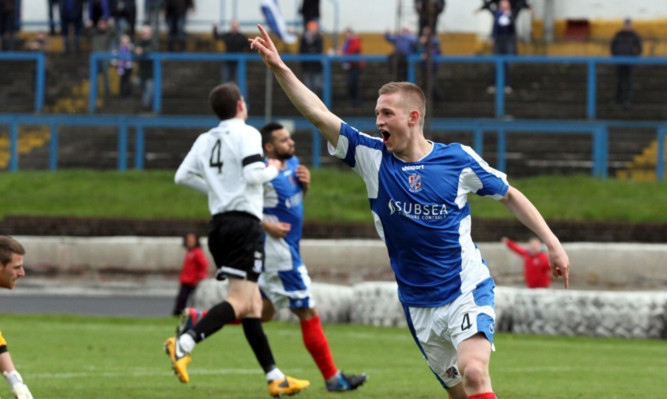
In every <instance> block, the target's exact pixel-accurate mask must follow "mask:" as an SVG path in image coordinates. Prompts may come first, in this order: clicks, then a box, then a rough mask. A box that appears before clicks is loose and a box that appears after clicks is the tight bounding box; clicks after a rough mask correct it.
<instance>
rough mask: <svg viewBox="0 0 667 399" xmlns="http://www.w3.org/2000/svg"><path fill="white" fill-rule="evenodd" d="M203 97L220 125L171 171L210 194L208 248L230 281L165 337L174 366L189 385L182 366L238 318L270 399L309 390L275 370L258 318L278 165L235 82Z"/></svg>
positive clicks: (305, 384)
mask: <svg viewBox="0 0 667 399" xmlns="http://www.w3.org/2000/svg"><path fill="white" fill-rule="evenodd" d="M209 102H210V104H211V108H212V109H213V112H214V113H215V114H216V115H217V116H218V118H219V119H220V124H219V125H218V126H216V127H214V128H213V129H211V130H209V131H208V132H206V133H203V134H201V135H200V136H199V137H198V138H197V140H196V141H195V143H194V145H193V146H192V149H191V150H190V152H188V154H187V155H186V156H185V159H184V160H183V163H181V166H180V167H179V168H178V170H177V171H176V176H175V181H176V183H177V184H182V185H184V186H186V187H189V188H192V189H194V190H197V191H200V192H202V193H205V194H207V195H208V205H209V210H210V211H211V215H212V219H211V223H210V227H209V236H208V246H209V250H210V251H211V254H212V255H213V259H214V260H215V263H216V266H217V267H218V272H217V276H218V278H220V279H224V278H229V295H228V297H227V299H226V300H225V301H223V302H222V303H219V304H217V305H215V306H213V307H212V308H211V309H210V310H209V312H208V314H207V315H206V316H205V317H203V318H202V319H201V320H199V321H198V322H197V324H196V325H194V326H193V327H192V328H191V329H188V330H187V331H185V333H183V334H181V335H179V336H178V337H172V338H169V339H167V341H166V342H165V350H166V352H167V354H168V355H169V357H170V359H171V362H172V366H173V368H174V371H175V372H176V374H177V375H178V378H179V380H180V381H181V382H183V383H186V382H188V380H189V378H188V373H187V369H186V368H187V365H188V363H189V362H190V360H191V357H190V352H192V350H193V349H194V347H195V345H196V344H197V343H198V342H200V341H202V340H203V339H205V338H208V337H210V336H211V335H213V334H214V333H215V332H216V331H218V330H220V329H221V328H222V327H223V326H224V325H225V324H227V323H229V322H231V321H234V320H235V319H237V318H238V319H242V324H243V332H244V333H245V336H246V339H247V340H248V343H249V344H250V346H251V347H252V350H253V352H254V353H255V356H256V357H257V360H258V361H259V364H260V365H261V366H262V369H263V370H264V372H265V374H266V379H267V381H268V383H269V393H270V394H271V395H272V396H279V395H283V394H294V393H296V392H299V391H301V390H303V389H305V388H307V387H308V385H309V384H310V383H309V382H308V381H305V380H298V379H295V378H292V377H287V376H285V374H283V372H282V371H281V370H280V369H279V368H278V367H276V365H275V361H274V359H273V354H272V352H271V347H270V346H269V342H268V340H267V338H266V335H265V334H264V329H263V328H262V323H261V321H260V317H261V312H262V298H261V296H260V293H259V288H258V287H257V278H258V277H259V273H260V272H261V271H262V266H263V263H264V245H263V237H262V234H263V231H262V224H261V218H262V196H263V184H264V183H265V182H267V181H269V180H271V179H273V178H274V177H276V175H277V174H278V168H279V167H280V162H279V161H277V160H269V162H268V165H266V164H265V163H264V157H263V152H262V139H261V135H260V134H259V132H258V131H257V129H255V128H253V127H251V126H248V125H247V124H246V123H245V121H246V119H247V118H248V110H247V108H246V103H245V100H244V99H243V97H242V96H241V92H240V90H239V88H238V87H237V86H236V85H235V84H234V83H225V84H222V85H220V86H217V87H215V88H214V89H213V90H212V91H211V93H210V95H209Z"/></svg>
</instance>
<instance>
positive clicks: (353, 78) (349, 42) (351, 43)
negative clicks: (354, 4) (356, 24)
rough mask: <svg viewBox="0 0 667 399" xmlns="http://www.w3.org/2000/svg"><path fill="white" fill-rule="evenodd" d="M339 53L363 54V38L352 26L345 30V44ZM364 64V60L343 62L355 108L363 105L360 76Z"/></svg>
mask: <svg viewBox="0 0 667 399" xmlns="http://www.w3.org/2000/svg"><path fill="white" fill-rule="evenodd" d="M338 55H361V38H360V37H359V36H357V35H356V34H355V33H354V31H353V30H352V28H347V29H346V30H345V33H344V40H343V45H342V46H341V47H340V48H339V49H338ZM364 66H365V63H364V62H363V61H361V62H354V61H346V62H344V63H343V69H345V70H346V71H347V93H348V95H349V96H350V100H351V101H352V106H353V107H355V108H356V107H358V106H360V105H361V90H360V88H359V77H360V76H361V69H362V68H363V67H364Z"/></svg>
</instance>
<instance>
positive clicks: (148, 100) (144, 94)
mask: <svg viewBox="0 0 667 399" xmlns="http://www.w3.org/2000/svg"><path fill="white" fill-rule="evenodd" d="M155 50H156V47H155V41H154V40H153V29H152V28H151V27H150V25H144V26H143V27H142V28H141V38H140V39H139V43H138V45H137V47H136V48H135V49H134V53H135V54H136V55H137V56H138V57H139V84H140V86H141V106H142V108H143V109H144V110H145V111H150V109H151V106H152V105H153V92H154V88H155V86H154V82H153V60H151V59H149V58H148V56H149V55H150V54H151V53H152V52H154V51H155Z"/></svg>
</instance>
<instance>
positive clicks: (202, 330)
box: [187, 301, 236, 342]
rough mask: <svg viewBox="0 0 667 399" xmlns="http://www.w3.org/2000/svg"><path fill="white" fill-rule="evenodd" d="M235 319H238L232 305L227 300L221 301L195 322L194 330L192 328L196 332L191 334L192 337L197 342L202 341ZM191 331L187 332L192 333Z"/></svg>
mask: <svg viewBox="0 0 667 399" xmlns="http://www.w3.org/2000/svg"><path fill="white" fill-rule="evenodd" d="M234 319H236V313H235V312H234V308H233V307H232V305H231V304H230V303H229V302H227V301H225V302H222V303H219V304H217V305H215V306H213V307H212V308H211V309H210V310H209V311H208V313H206V316H204V317H202V319H201V320H199V321H198V322H197V324H195V326H194V327H193V328H192V330H190V331H192V332H193V333H194V334H190V335H193V337H192V338H194V340H195V342H200V341H202V340H203V339H205V338H208V337H210V336H211V335H213V334H215V332H216V331H218V330H219V329H221V328H222V327H223V326H224V325H225V324H227V323H229V322H230V321H233V320H234ZM190 331H188V332H187V333H190Z"/></svg>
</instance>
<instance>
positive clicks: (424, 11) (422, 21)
mask: <svg viewBox="0 0 667 399" xmlns="http://www.w3.org/2000/svg"><path fill="white" fill-rule="evenodd" d="M445 4H446V2H445V0H415V11H417V15H419V30H418V31H417V32H418V34H419V35H420V36H421V35H423V34H424V27H426V26H429V27H430V28H431V32H434V33H437V32H438V29H437V27H438V17H439V16H440V14H441V13H442V11H444V9H445Z"/></svg>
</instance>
